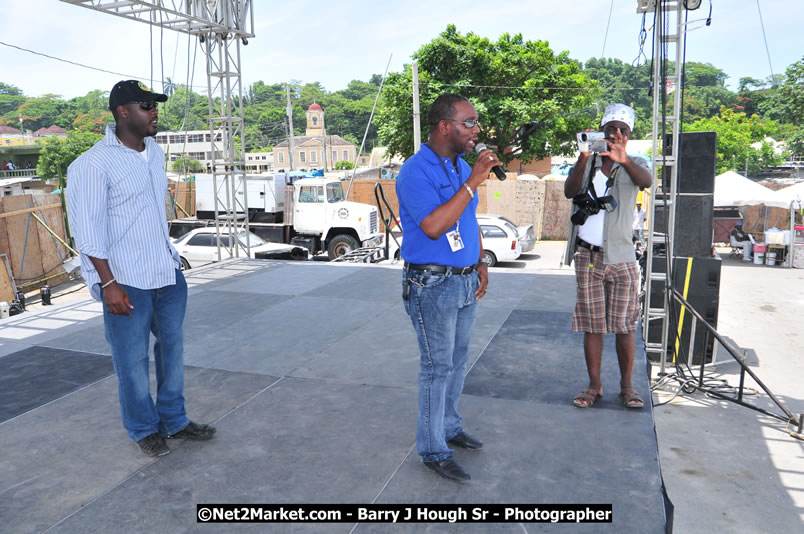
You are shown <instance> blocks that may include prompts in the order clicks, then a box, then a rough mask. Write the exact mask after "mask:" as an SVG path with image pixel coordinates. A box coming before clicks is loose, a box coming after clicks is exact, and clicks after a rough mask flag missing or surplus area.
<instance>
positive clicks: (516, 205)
mask: <svg viewBox="0 0 804 534" xmlns="http://www.w3.org/2000/svg"><path fill="white" fill-rule="evenodd" d="M378 181H379V183H381V184H382V188H383V191H385V197H386V199H387V200H388V202H389V203H390V204H391V206H392V207H393V209H394V213H396V214H397V216H398V215H399V201H398V200H397V198H396V188H395V187H396V181H394V180H355V182H354V184H353V185H352V191H351V193H349V200H351V201H353V202H362V203H365V204H371V205H372V206H375V205H376V204H377V203H376V200H375V198H374V184H376V183H377V182H378ZM345 187H346V186H345ZM476 196H477V199H478V205H477V212H478V213H491V214H494V215H502V216H504V217H508V218H509V219H511V220H513V221H515V222H516V223H517V224H519V225H524V224H532V225H533V226H534V229H535V231H536V238H537V239H555V240H562V239H567V237H568V236H569V216H570V207H571V205H572V201H571V200H569V199H567V198H564V182H559V181H552V180H547V181H544V180H534V179H529V180H527V179H526V180H517V177H516V175H515V174H513V173H508V177H507V179H506V180H504V181H500V180H497V179H489V180H486V181H485V182H483V183H482V184H481V185H480V187H478V188H477V193H476ZM386 216H387V215H386Z"/></svg>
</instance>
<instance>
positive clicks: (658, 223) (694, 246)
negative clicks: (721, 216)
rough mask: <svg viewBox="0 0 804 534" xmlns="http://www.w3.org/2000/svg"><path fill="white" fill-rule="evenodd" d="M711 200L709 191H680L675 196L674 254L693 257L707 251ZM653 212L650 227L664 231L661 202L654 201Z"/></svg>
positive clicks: (709, 251)
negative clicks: (682, 192)
mask: <svg viewBox="0 0 804 534" xmlns="http://www.w3.org/2000/svg"><path fill="white" fill-rule="evenodd" d="M713 204H714V196H713V195H707V194H701V195H692V194H683V195H678V196H677V197H676V231H675V235H674V237H675V239H674V241H673V254H674V255H676V256H690V257H696V256H709V255H710V254H711V250H712V214H713ZM654 214H655V217H656V220H655V221H654V222H653V229H654V231H656V232H661V233H663V234H664V233H667V226H666V224H667V223H666V221H665V206H664V205H663V204H659V203H657V205H656V207H655V209H654Z"/></svg>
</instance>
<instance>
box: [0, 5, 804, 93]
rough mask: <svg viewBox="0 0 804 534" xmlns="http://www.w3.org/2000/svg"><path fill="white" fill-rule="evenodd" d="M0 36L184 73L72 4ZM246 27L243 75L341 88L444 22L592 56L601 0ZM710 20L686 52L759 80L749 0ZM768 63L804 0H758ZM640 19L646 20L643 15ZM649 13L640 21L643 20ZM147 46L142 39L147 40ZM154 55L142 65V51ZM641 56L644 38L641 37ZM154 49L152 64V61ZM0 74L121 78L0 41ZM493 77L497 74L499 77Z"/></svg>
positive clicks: (181, 46)
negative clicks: (249, 32) (249, 33)
mask: <svg viewBox="0 0 804 534" xmlns="http://www.w3.org/2000/svg"><path fill="white" fill-rule="evenodd" d="M0 2H1V3H2V7H3V16H2V17H0V41H2V42H3V43H8V44H12V45H16V46H19V47H23V48H28V49H31V50H35V51H37V52H41V53H44V54H48V55H52V56H56V57H60V58H63V59H68V60H71V61H75V62H79V63H84V64H87V65H91V66H93V67H98V68H101V69H106V70H110V71H114V72H119V73H122V74H125V75H127V76H128V75H130V76H133V77H136V78H139V79H142V80H143V81H145V82H146V83H149V81H150V77H151V70H152V68H153V72H154V74H153V76H154V86H155V88H156V89H159V88H160V85H161V82H160V80H161V72H162V69H163V66H162V65H164V71H165V76H170V77H172V78H173V79H174V80H175V81H177V82H179V83H184V81H185V80H186V79H187V73H188V71H189V70H190V69H188V61H187V49H188V46H187V37H186V36H185V35H182V34H178V33H175V32H170V31H165V32H164V36H163V39H162V45H161V50H162V52H161V54H160V35H159V31H158V29H157V30H154V32H153V38H152V37H151V35H149V33H150V32H149V27H148V25H146V24H142V23H137V22H131V21H127V20H125V19H121V18H118V17H114V16H110V15H107V14H103V13H98V12H94V11H90V10H87V9H84V8H81V7H76V6H72V5H69V4H66V3H64V2H60V1H58V0H0ZM254 3H255V5H256V10H255V26H256V27H255V33H256V37H255V38H254V39H251V40H250V43H249V45H248V46H247V47H243V48H242V55H243V60H242V64H243V68H242V70H243V82H244V85H248V84H250V83H253V82H255V81H258V80H262V81H264V82H266V83H277V82H284V81H289V80H300V81H302V82H314V81H318V82H321V84H322V85H323V86H324V87H325V88H326V89H327V90H328V91H335V90H338V89H343V88H344V87H346V85H347V84H348V83H349V81H350V80H353V79H359V80H367V79H368V78H369V77H370V76H371V75H372V74H374V73H379V74H382V72H383V71H384V70H385V66H386V64H387V63H388V59H389V56H391V55H393V59H392V61H391V66H390V70H391V71H399V70H401V69H402V66H403V64H405V63H409V62H410V61H411V59H410V56H411V54H413V52H415V51H416V49H418V48H419V47H420V46H421V45H422V44H424V43H426V42H428V41H430V40H431V39H433V38H434V37H436V36H437V35H438V34H439V33H440V32H441V31H443V30H444V28H446V26H447V24H450V23H451V24H455V25H456V26H457V28H458V30H459V31H460V32H461V33H467V32H470V31H471V32H474V33H476V34H479V35H482V36H485V37H489V38H491V39H496V38H497V37H499V35H500V34H502V33H504V32H508V33H511V34H515V33H521V34H522V35H523V37H524V38H525V39H527V40H546V41H548V42H549V43H550V46H551V48H552V49H553V50H554V51H561V50H567V51H569V53H570V56H571V57H573V58H574V59H578V60H580V61H586V60H587V59H589V58H590V57H600V56H601V54H602V53H603V44H604V39H605V35H606V25H607V20H608V17H609V9H610V7H611V6H612V3H611V2H610V0H564V1H562V2H558V1H554V0H538V1H537V0H530V1H526V0H519V1H511V0H496V1H494V2H488V3H483V4H481V3H474V4H471V3H465V2H449V1H447V2H433V1H432V0H431V1H421V0H408V1H406V2H394V3H389V4H387V5H384V4H383V3H380V2H376V1H367V0H365V1H364V0H351V1H350V0H343V1H341V2H331V1H330V2H321V1H310V0H308V1H304V0H296V1H293V2H269V1H268V0H255V2H254ZM636 3H637V2H636V0H614V3H613V6H614V7H613V9H612V14H611V23H610V25H609V29H608V38H607V39H606V47H605V56H606V57H616V58H620V59H622V60H623V61H626V62H629V63H630V62H631V61H633V60H634V58H636V56H637V52H638V46H637V36H638V33H639V29H640V24H641V21H642V17H641V15H638V14H637V13H636ZM713 4H714V6H713V12H712V23H711V25H710V26H708V27H706V26H703V22H702V21H700V22H694V23H691V24H690V27H691V28H692V27H695V28H696V29H694V30H693V31H691V32H690V33H689V36H688V44H687V60H688V61H700V62H707V63H711V64H713V65H715V66H716V67H718V68H720V69H722V70H724V71H725V72H726V74H728V75H729V77H730V78H729V80H728V82H727V83H728V85H729V87H730V88H732V89H734V88H736V86H737V83H738V81H739V78H741V77H744V76H751V77H754V78H760V79H764V78H766V77H767V76H769V75H770V73H771V67H770V66H769V62H768V54H767V52H766V48H765V43H764V41H763V36H762V27H761V25H760V17H759V12H758V10H757V0H713ZM759 6H760V8H761V11H762V19H763V21H764V26H765V33H766V37H767V44H768V50H769V52H770V62H771V64H772V68H773V72H775V73H783V72H784V70H785V68H787V66H789V65H790V64H791V63H793V62H795V61H797V60H799V59H801V58H802V55H804V36H803V35H802V30H801V21H802V20H804V2H802V1H800V0H759ZM708 12H709V0H703V1H702V5H701V8H700V9H698V10H696V11H692V12H691V14H690V20H691V21H696V20H700V19H705V18H706V16H707V15H708ZM649 19H650V17H649ZM651 23H652V20H648V23H647V24H648V25H650V24H651ZM150 43H152V45H153V46H151V44H150ZM152 48H153V55H154V62H153V67H152V62H151V49H152ZM645 53H646V55H647V56H648V57H650V41H649V42H648V43H647V44H646V46H645ZM160 56H161V57H163V58H164V59H163V61H161V62H160ZM0 58H2V61H0V69H2V73H1V74H0V81H2V82H5V83H11V84H14V85H16V86H17V87H19V88H20V89H22V90H23V92H24V93H25V94H26V95H29V96H38V95H41V94H44V93H55V94H60V95H62V96H64V97H65V98H72V97H74V96H81V95H84V94H86V93H87V92H88V91H90V90H93V89H108V88H110V87H111V86H112V85H113V84H114V83H115V82H116V81H117V80H119V79H121V78H122V77H123V76H120V75H117V74H105V73H100V72H96V71H92V70H88V69H85V68H81V67H78V66H74V65H68V64H65V63H61V62H58V61H54V60H51V59H47V58H44V57H40V56H36V55H33V54H30V53H27V52H23V51H19V50H17V49H13V48H9V47H7V46H0ZM204 69H205V63H204V60H203V56H202V55H200V50H199V55H198V58H197V60H196V67H195V78H194V83H193V85H195V86H197V90H199V91H201V90H203V89H204V88H205V87H206V75H205V73H204V72H205V71H204ZM500 82H501V83H505V80H501V81H500Z"/></svg>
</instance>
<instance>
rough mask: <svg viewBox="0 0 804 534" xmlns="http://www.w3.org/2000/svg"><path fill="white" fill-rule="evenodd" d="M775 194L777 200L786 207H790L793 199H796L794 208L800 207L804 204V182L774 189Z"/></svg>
mask: <svg viewBox="0 0 804 534" xmlns="http://www.w3.org/2000/svg"><path fill="white" fill-rule="evenodd" d="M773 196H774V199H775V201H776V202H780V203H783V204H784V207H785V208H789V207H790V203H791V202H793V201H796V205H795V206H794V208H797V207H800V206H802V205H804V182H799V183H797V184H795V185H791V186H790V187H785V188H784V189H779V190H778V191H774V192H773Z"/></svg>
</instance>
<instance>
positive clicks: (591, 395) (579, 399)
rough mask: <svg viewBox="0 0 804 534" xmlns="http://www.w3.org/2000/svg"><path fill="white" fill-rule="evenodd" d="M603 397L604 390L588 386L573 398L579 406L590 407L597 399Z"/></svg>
mask: <svg viewBox="0 0 804 534" xmlns="http://www.w3.org/2000/svg"><path fill="white" fill-rule="evenodd" d="M602 398H603V391H602V390H594V389H592V388H587V389H585V390H583V391H581V392H580V393H578V395H576V396H575V398H574V399H572V404H574V405H575V406H577V407H578V408H589V407H591V406H593V405H594V404H595V401H597V399H602Z"/></svg>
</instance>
